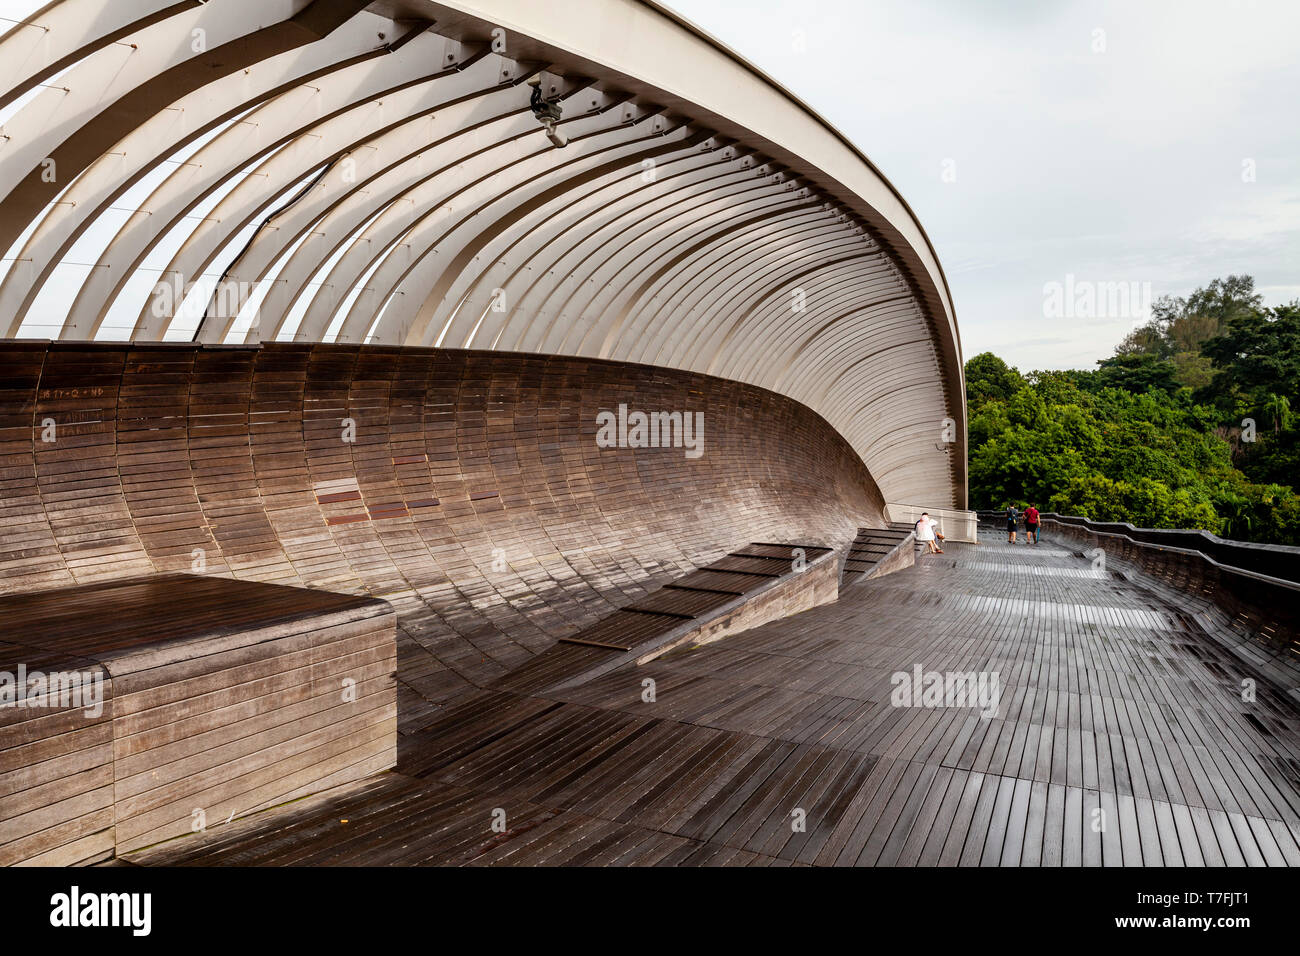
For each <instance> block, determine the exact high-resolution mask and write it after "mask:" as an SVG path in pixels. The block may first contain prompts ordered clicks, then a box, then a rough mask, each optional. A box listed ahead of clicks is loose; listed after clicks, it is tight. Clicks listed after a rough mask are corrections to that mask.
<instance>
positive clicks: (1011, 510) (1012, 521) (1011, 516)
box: [1007, 505, 1020, 544]
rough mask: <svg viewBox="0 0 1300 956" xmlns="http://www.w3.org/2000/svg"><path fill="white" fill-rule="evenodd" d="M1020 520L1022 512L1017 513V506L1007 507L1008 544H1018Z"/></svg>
mask: <svg viewBox="0 0 1300 956" xmlns="http://www.w3.org/2000/svg"><path fill="white" fill-rule="evenodd" d="M1019 519H1020V512H1018V511H1016V506H1015V505H1007V544H1015V543H1016V522H1017V521H1018V520H1019Z"/></svg>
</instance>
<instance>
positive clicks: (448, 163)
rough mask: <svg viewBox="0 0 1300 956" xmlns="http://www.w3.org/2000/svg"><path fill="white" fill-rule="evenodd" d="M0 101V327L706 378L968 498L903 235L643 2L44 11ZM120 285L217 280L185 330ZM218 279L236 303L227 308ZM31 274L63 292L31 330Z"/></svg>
mask: <svg viewBox="0 0 1300 956" xmlns="http://www.w3.org/2000/svg"><path fill="white" fill-rule="evenodd" d="M611 37H618V38H620V42H618V43H613V42H611V41H610V39H609V38H611ZM530 78H531V79H534V80H537V81H539V82H540V83H541V85H542V89H543V90H544V91H545V93H546V95H548V96H550V97H554V98H556V99H557V100H558V102H559V103H560V105H561V108H562V110H563V114H562V118H561V120H560V122H559V124H558V129H559V130H560V132H561V133H562V134H563V135H565V136H566V137H567V138H568V145H566V146H565V147H564V148H556V147H555V146H554V145H552V143H551V142H550V141H549V140H548V139H547V137H546V135H545V132H544V130H543V129H542V127H541V125H540V124H539V122H538V121H537V119H536V118H535V117H534V116H533V114H532V111H531V109H530V107H529V87H528V86H527V85H525V81H526V80H529V79H530ZM51 80H54V82H50V81H51ZM6 108H7V112H5V113H3V114H0V115H7V116H8V118H7V120H6V122H5V124H4V127H3V128H2V129H0V134H3V137H4V138H3V139H0V250H2V253H0V254H3V256H4V257H5V259H6V260H8V261H6V262H5V263H4V264H3V265H4V268H0V335H7V336H9V337H13V336H15V335H17V334H18V333H19V331H20V330H21V329H22V328H23V324H24V321H27V322H29V324H30V326H31V327H34V328H35V327H39V328H51V327H53V328H57V329H59V337H60V338H62V339H68V340H84V339H90V338H95V337H99V338H104V337H105V336H111V335H115V334H129V335H130V338H131V339H132V340H134V341H162V340H164V339H166V338H169V337H170V338H176V337H177V336H178V335H184V336H185V337H190V336H191V335H192V336H193V337H194V338H195V339H196V340H198V341H203V342H209V343H213V344H217V343H229V344H239V343H256V342H258V341H269V340H273V339H276V338H290V339H293V340H295V341H303V342H312V341H339V342H363V341H367V342H374V343H379V344H388V345H405V346H429V345H441V346H443V347H452V348H475V349H498V350H502V351H527V352H543V353H558V354H567V355H578V356H590V357H595V358H605V359H613V360H620V361H633V362H642V363H647V364H654V365H663V366H669V367H675V368H681V369H687V370H692V371H699V372H707V373H709V374H713V375H719V376H722V377H725V378H732V379H737V380H740V381H745V382H748V383H752V384H755V385H760V386H763V387H765V388H770V389H773V390H775V391H778V392H781V393H783V394H785V395H788V396H790V397H792V398H794V399H797V400H798V401H801V402H803V403H805V404H806V405H808V406H809V407H811V408H812V409H813V410H814V411H817V412H818V413H820V414H821V415H822V416H824V417H825V418H826V419H827V420H828V421H829V422H830V423H831V424H832V425H833V426H834V427H835V428H837V429H838V430H839V431H840V433H841V434H843V435H844V436H845V438H846V439H847V440H848V441H849V442H850V443H851V444H852V446H853V447H854V448H855V450H856V451H857V452H858V454H859V455H860V456H861V457H862V459H863V461H864V462H865V463H866V465H867V467H868V468H869V469H870V470H871V472H872V475H873V476H874V477H875V479H876V481H877V483H878V484H879V485H880V487H881V489H882V491H883V492H884V494H885V496H886V498H888V499H889V500H892V501H898V502H921V503H924V504H928V505H931V506H935V507H940V506H948V507H958V508H961V507H964V506H965V504H966V487H965V486H966V474H965V467H966V466H965V405H964V401H963V395H964V384H963V380H962V368H961V347H960V340H959V338H958V333H957V326H956V322H955V318H954V315H953V308H952V302H951V297H950V294H949V291H948V287H947V284H946V281H945V279H944V276H943V273H942V270H941V269H940V266H939V263H938V260H937V257H936V256H935V253H934V250H933V248H932V247H931V245H930V243H929V241H928V239H927V238H926V236H925V233H924V232H923V230H922V229H921V226H920V224H919V223H918V222H917V221H916V218H915V216H914V215H913V214H912V212H911V210H910V209H908V207H907V205H906V203H905V202H904V201H903V200H902V198H901V197H900V196H899V195H898V193H897V192H896V191H895V190H894V189H893V187H892V186H891V185H890V184H889V183H888V181H887V180H886V179H885V178H884V177H883V176H882V175H881V174H880V172H879V171H878V170H876V169H875V167H874V166H873V165H872V164H871V163H870V161H868V160H867V159H866V157H865V156H863V155H862V153H861V152H859V151H858V150H857V149H856V148H855V147H854V146H853V145H852V144H850V143H849V142H848V141H847V140H846V139H845V138H844V137H843V136H841V135H840V134H839V133H838V132H836V131H835V130H834V129H833V128H831V127H830V126H829V125H828V124H826V123H825V121H823V120H822V119H821V118H820V117H818V116H817V115H816V114H815V113H813V112H812V111H811V110H810V109H809V108H808V107H807V106H805V105H804V104H803V103H801V102H799V101H798V100H797V99H795V98H794V97H792V96H791V95H790V94H789V93H788V92H787V91H785V90H784V89H782V88H781V87H780V86H779V85H777V84H776V83H774V82H773V81H772V80H771V79H769V78H768V77H766V76H765V75H763V74H762V73H761V72H759V71H758V70H756V69H755V68H753V67H752V66H750V65H749V64H747V63H746V62H744V61H743V60H742V59H741V58H740V57H738V56H737V55H736V54H734V53H733V52H731V51H730V50H728V49H727V48H725V47H724V46H722V45H721V44H719V43H718V42H717V41H715V40H713V39H712V38H710V37H708V36H707V35H705V34H703V33H702V32H701V31H699V30H698V29H697V28H695V27H693V26H692V25H690V24H688V23H686V22H685V21H683V20H681V19H680V18H679V17H677V16H676V15H675V14H673V13H672V12H670V11H668V10H666V9H664V8H662V7H660V6H658V5H657V4H655V3H652V2H646V0H551V2H548V3H545V4H538V3H536V2H534V0H454V2H433V0H220V2H205V0H114V2H112V3H104V2H102V0H54V2H51V3H48V4H46V5H45V6H44V7H42V8H41V9H39V10H38V11H37V12H36V13H34V14H33V15H31V16H30V17H29V18H28V20H27V22H26V23H25V24H23V25H20V26H16V27H15V28H13V29H11V30H9V31H8V32H6V33H4V34H3V35H2V36H0V111H6ZM10 114H12V115H10ZM178 157H179V158H178ZM124 197H126V198H128V199H130V205H129V207H126V208H124V207H122V206H121V202H122V200H123V198H124ZM87 249H91V250H94V253H93V258H94V261H92V262H81V261H77V260H76V256H77V255H78V254H83V253H85V251H86V250H87ZM73 266H76V267H77V269H76V270H72V271H73V272H76V279H75V286H70V285H69V282H70V281H72V280H69V278H68V277H69V275H70V274H71V272H70V271H69V270H71V269H72V267H73ZM80 269H85V270H86V271H84V272H81V271H77V270H80ZM151 270H152V271H151ZM146 273H148V274H149V275H151V276H152V275H156V276H158V277H166V278H174V279H175V280H176V282H177V283H178V284H180V285H184V286H188V285H190V284H192V283H197V282H198V281H199V280H200V278H204V277H205V278H206V279H207V280H208V281H209V282H211V283H213V284H215V285H216V286H217V289H216V290H214V291H213V292H212V293H211V295H209V293H208V291H207V287H205V286H200V287H199V288H200V291H199V292H197V293H195V296H196V297H197V298H198V299H199V300H200V302H202V301H203V300H207V306H206V309H205V310H203V312H204V314H203V316H202V319H201V321H198V322H197V327H195V326H194V324H193V323H191V324H186V322H185V321H181V320H180V317H179V316H178V315H176V314H173V313H170V312H167V311H165V310H164V311H163V312H161V314H160V313H159V310H158V309H157V308H156V302H155V300H154V299H153V298H151V297H147V296H146V297H144V301H142V300H141V290H142V289H144V288H148V287H150V286H151V285H152V282H150V284H149V286H142V285H141V284H140V283H139V282H135V281H133V279H134V277H136V276H137V275H144V274H146ZM217 279H220V280H221V281H220V282H217ZM233 284H239V285H240V287H241V288H249V289H257V290H258V293H257V296H256V298H255V299H254V303H255V305H256V312H257V315H256V321H254V322H251V323H250V322H249V321H248V319H249V315H250V313H249V311H248V310H245V312H243V313H242V314H236V313H233V312H230V311H229V310H225V311H223V309H222V304H223V303H222V300H221V298H220V293H221V291H222V290H223V289H224V288H225V287H227V286H231V285H233ZM55 287H58V288H60V289H62V290H63V291H64V292H66V293H68V294H69V295H71V299H70V301H71V302H72V305H71V307H70V308H68V310H67V312H66V314H58V315H43V314H40V313H41V311H42V310H43V309H44V306H43V305H42V303H43V302H49V301H53V300H52V299H51V298H50V297H46V298H45V299H42V293H43V292H45V291H47V290H50V289H53V288H55ZM796 303H798V304H797V306H796ZM177 304H178V303H177ZM250 308H251V307H250ZM192 328H193V331H192V332H191V329H192ZM120 330H123V331H120ZM124 330H129V332H127V331H124ZM945 420H951V421H952V422H953V423H954V425H955V431H956V434H957V436H958V441H957V442H956V443H955V444H945V443H944V442H942V440H941V433H942V430H943V427H944V423H945Z"/></svg>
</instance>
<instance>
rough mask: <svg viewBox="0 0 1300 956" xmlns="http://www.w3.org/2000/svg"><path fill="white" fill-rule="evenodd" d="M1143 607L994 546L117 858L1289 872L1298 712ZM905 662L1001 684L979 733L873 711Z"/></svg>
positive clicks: (1124, 585)
mask: <svg viewBox="0 0 1300 956" xmlns="http://www.w3.org/2000/svg"><path fill="white" fill-rule="evenodd" d="M1154 595H1155V592H1152V591H1149V590H1147V589H1144V588H1142V587H1141V586H1140V582H1137V583H1130V582H1128V581H1125V580H1124V579H1122V578H1120V577H1118V576H1115V575H1113V574H1109V575H1108V574H1103V573H1098V572H1094V571H1093V570H1092V569H1091V566H1090V564H1089V562H1088V561H1086V560H1084V559H1083V558H1081V557H1078V556H1076V555H1075V554H1073V553H1072V551H1071V550H1069V549H1068V548H1067V547H1066V546H1065V545H1062V544H1054V543H1053V542H1051V541H1050V540H1045V541H1044V543H1043V544H1042V545H1040V546H1039V547H1038V548H1036V549H1031V548H1029V547H1026V546H1024V545H1023V544H1022V545H1019V546H1015V547H1013V546H1010V545H1007V544H1006V543H1005V542H1004V541H1003V540H1002V538H1001V536H1000V535H999V534H998V533H997V532H990V533H987V534H985V535H984V536H982V538H981V543H980V545H979V546H978V547H970V546H962V545H957V544H952V545H950V546H949V547H948V548H947V553H946V554H945V555H942V556H919V557H918V558H917V564H916V566H915V567H912V568H908V569H905V570H902V571H899V572H897V573H895V574H892V575H890V576H888V577H885V578H881V579H879V580H875V581H871V582H867V583H864V584H862V585H859V586H855V587H853V588H851V589H849V590H847V591H846V592H844V595H843V596H842V597H841V599H840V600H839V602H837V603H835V604H830V605H825V606H822V607H818V608H815V609H813V610H810V611H807V612H805V613H803V614H800V615H797V616H795V617H792V618H787V619H785V620H781V621H777V622H774V623H770V624H767V625H764V626H762V627H758V628H755V629H753V630H749V631H746V632H744V633H742V634H739V635H735V636H732V637H729V638H727V639H725V640H723V641H721V642H718V643H715V644H711V645H708V646H704V647H699V648H695V649H690V650H685V649H683V650H678V651H675V652H673V653H671V654H669V655H667V656H665V657H662V658H659V659H657V660H654V661H652V662H651V663H648V664H645V665H643V666H640V667H636V666H625V667H621V668H619V669H617V670H614V671H611V672H608V673H604V674H601V675H599V676H597V677H595V678H594V679H592V680H589V681H586V682H583V683H581V684H579V685H578V686H574V687H569V688H567V689H562V690H557V691H548V692H546V693H534V692H527V691H521V690H516V689H506V688H498V689H487V690H479V691H476V692H474V693H473V694H471V695H469V696H467V697H464V698H462V699H460V700H458V701H457V702H456V703H455V704H453V705H450V706H446V707H443V708H440V709H434V708H433V707H432V706H430V708H429V709H428V710H427V711H426V712H425V713H424V715H423V717H422V718H421V720H420V721H409V720H407V721H403V722H402V724H401V725H400V726H401V728H402V730H403V733H402V735H401V737H400V740H399V756H398V770H397V772H395V773H391V774H387V775H384V776H382V777H380V778H377V779H375V780H373V781H370V782H367V783H366V784H364V785H359V786H356V785H354V786H353V788H351V789H348V790H338V791H334V792H331V793H327V794H322V795H318V796H316V797H313V798H310V799H309V800H306V801H300V802H298V803H296V804H293V805H292V806H288V807H282V808H277V809H273V810H270V811H266V812H264V813H261V814H258V815H256V816H253V817H249V818H247V819H245V820H242V821H238V820H237V821H235V823H233V824H231V825H229V826H226V827H221V828H218V829H216V830H213V831H211V832H209V833H208V834H205V835H196V836H193V837H183V838H181V839H179V840H175V841H171V842H169V843H164V844H160V845H158V846H156V847H154V848H151V849H148V850H146V851H144V852H141V853H136V854H133V855H132V856H131V857H129V859H131V860H132V861H134V862H137V863H141V864H166V863H180V864H300V865H352V864H447V865H498V864H501V865H506V864H518V865H525V864H569V865H581V864H586V865H796V866H797V865H907V866H913V865H921V866H935V865H971V866H973V865H981V866H999V865H1000V866H1016V865H1021V866H1038V865H1042V866H1062V865H1065V866H1073V865H1086V866H1101V865H1105V866H1115V865H1144V866H1168V865H1179V864H1189V865H1201V864H1208V865H1294V864H1300V713H1297V710H1296V709H1295V707H1294V705H1293V704H1292V703H1291V702H1290V701H1289V700H1288V699H1287V698H1286V697H1285V696H1284V695H1283V694H1282V693H1281V692H1280V691H1279V690H1277V689H1274V688H1271V687H1270V686H1268V685H1266V684H1264V683H1260V684H1259V686H1258V692H1257V698H1256V699H1255V700H1254V701H1253V702H1250V703H1245V702H1243V701H1242V699H1241V691H1240V686H1241V680H1242V679H1243V678H1247V677H1251V676H1252V675H1251V674H1249V673H1244V672H1243V671H1242V666H1241V665H1240V664H1239V663H1238V662H1237V660H1236V659H1235V658H1233V657H1232V656H1231V655H1230V654H1229V653H1228V652H1227V651H1226V650H1224V649H1223V648H1221V647H1220V646H1219V645H1218V644H1216V643H1215V642H1214V641H1211V640H1209V639H1208V638H1207V637H1206V636H1205V635H1204V634H1199V633H1196V632H1195V631H1193V630H1191V629H1189V628H1190V625H1189V623H1188V619H1187V618H1186V616H1185V615H1182V614H1180V613H1179V609H1178V608H1177V607H1176V606H1175V605H1173V604H1171V603H1163V601H1162V600H1161V599H1159V598H1158V597H1156V596H1154ZM916 665H919V666H921V667H922V668H923V669H924V670H926V671H930V670H937V671H996V672H997V673H998V675H999V679H1000V685H1001V697H1000V701H999V704H998V706H997V709H996V713H994V714H992V715H991V716H989V717H982V716H980V714H979V713H978V712H977V711H976V710H974V709H971V708H966V707H956V706H949V707H899V706H893V705H892V704H891V702H890V693H891V690H892V686H893V685H892V684H891V675H893V674H895V673H897V672H908V671H911V670H912V668H913V667H914V666H916ZM647 679H649V680H652V681H653V690H654V695H653V701H650V700H648V695H647V686H646V684H645V681H646V680H647ZM494 812H495V813H497V816H495V817H494ZM499 812H504V829H500V828H498V830H499V832H498V830H494V829H493V821H494V819H499ZM799 817H802V819H803V821H804V826H803V827H802V828H799V827H797V826H794V825H793V824H794V823H795V822H796V819H797V818H799Z"/></svg>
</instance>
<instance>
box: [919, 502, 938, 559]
mask: <svg viewBox="0 0 1300 956" xmlns="http://www.w3.org/2000/svg"><path fill="white" fill-rule="evenodd" d="M935 538H938V539H939V540H940V541H942V540H943V535H941V534H939V522H937V521H935V520H934V519H933V518H931V517H930V514H929V512H924V513H922V515H921V520H920V521H918V522H917V523H916V540H917V541H922V542H924V543H925V545H926V546H927V547H928V548H929V549H930V552H929V553H930V554H943V548H941V547H939V546H938V545H937V544H935V540H934V539H935Z"/></svg>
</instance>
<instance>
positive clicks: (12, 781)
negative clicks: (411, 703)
mask: <svg viewBox="0 0 1300 956" xmlns="http://www.w3.org/2000/svg"><path fill="white" fill-rule="evenodd" d="M0 621H3V622H4V625H3V638H2V639H0V640H2V642H0V675H2V676H0V688H8V689H9V693H8V696H7V697H4V698H3V699H4V702H5V706H3V707H0V735H2V736H0V863H3V864H15V863H28V864H32V863H37V864H51V865H66V864H72V863H79V862H85V861H89V860H95V859H100V858H104V857H106V856H108V855H110V854H112V853H114V852H116V853H119V854H121V853H125V852H128V851H130V850H133V849H138V848H140V847H144V846H148V845H151V844H154V843H158V842H160V841H162V840H167V839H170V838H172V837H175V836H178V835H181V834H184V833H189V832H191V831H194V830H198V829H204V828H207V827H212V826H219V825H221V824H222V823H224V822H226V821H228V820H230V819H233V818H234V817H237V816H242V815H245V814H248V813H250V812H253V811H256V810H260V809H264V808H266V807H268V806H272V805H274V804H277V803H282V802H284V801H287V800H291V799H294V798H296V797H299V796H302V795H305V794H308V793H313V792H316V791H319V790H322V789H325V788H327V787H331V786H335V785H337V784H342V783H347V782H350V781H354V780H358V779H361V778H363V777H366V776H369V775H371V774H374V773H377V772H379V771H382V770H385V769H388V768H391V767H392V766H393V765H394V764H395V762H396V725H397V714H396V709H397V705H396V681H395V670H396V666H397V652H396V633H395V630H396V616H395V614H394V612H393V610H392V608H391V607H390V606H389V605H388V604H387V603H386V602H384V601H380V600H377V599H374V598H367V597H354V596H348V595H341V594H333V593H330V592H324V591H312V590H307V589H303V588H292V587H284V586H280V585H271V584H260V583H256V582H249V581H233V580H229V579H225V578H219V577H207V576H202V575H191V574H159V575H150V576H145V577H137V578H128V579H123V580H116V581H107V582H101V583H98V584H93V585H84V586H77V587H67V588H58V589H53V590H48V591H43V592H38V593H34V594H16V595H8V596H4V597H0ZM50 675H54V676H55V677H57V678H58V679H56V680H54V682H53V683H50ZM20 676H21V677H22V678H23V680H22V685H23V686H22V687H21V688H17V690H20V691H21V693H17V692H16V690H15V688H16V685H17V682H18V679H19V677H20ZM42 679H44V680H45V681H46V693H44V694H41V693H40V691H41V686H42V685H41V683H40V681H41V680H42ZM0 693H2V691H0Z"/></svg>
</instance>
